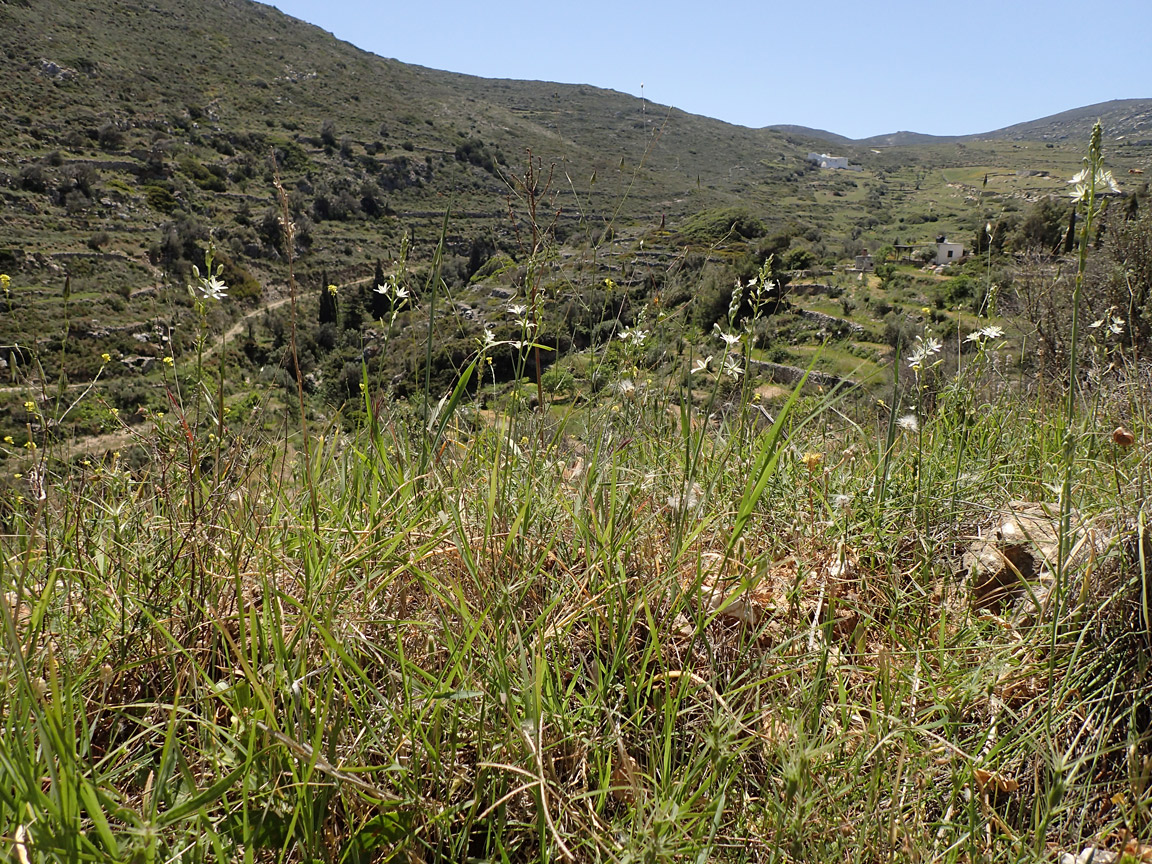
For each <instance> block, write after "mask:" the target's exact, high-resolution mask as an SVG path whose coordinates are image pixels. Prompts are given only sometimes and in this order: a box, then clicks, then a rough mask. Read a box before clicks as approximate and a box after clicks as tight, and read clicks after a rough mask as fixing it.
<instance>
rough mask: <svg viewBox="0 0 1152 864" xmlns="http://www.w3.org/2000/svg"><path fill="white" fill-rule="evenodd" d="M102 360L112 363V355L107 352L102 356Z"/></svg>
mask: <svg viewBox="0 0 1152 864" xmlns="http://www.w3.org/2000/svg"><path fill="white" fill-rule="evenodd" d="M100 359H101V360H103V361H104V362H105V363H111V362H112V355H111V354H109V353H108V352H107V351H105V352H104V353H103V354H101V355H100Z"/></svg>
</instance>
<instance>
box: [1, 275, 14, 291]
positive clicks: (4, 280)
mask: <svg viewBox="0 0 1152 864" xmlns="http://www.w3.org/2000/svg"><path fill="white" fill-rule="evenodd" d="M11 284H12V277H11V276H9V275H8V274H7V273H0V288H3V289H4V290H5V291H7V290H8V286H9V285H11Z"/></svg>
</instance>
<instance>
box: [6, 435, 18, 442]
mask: <svg viewBox="0 0 1152 864" xmlns="http://www.w3.org/2000/svg"><path fill="white" fill-rule="evenodd" d="M4 443H5V444H15V443H16V442H15V441H14V440H13V439H12V436H11V435H5V436H4Z"/></svg>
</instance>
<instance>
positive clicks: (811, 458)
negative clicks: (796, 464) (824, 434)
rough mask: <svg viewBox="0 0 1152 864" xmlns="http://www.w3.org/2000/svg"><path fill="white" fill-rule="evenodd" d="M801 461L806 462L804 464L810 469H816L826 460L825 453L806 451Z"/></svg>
mask: <svg viewBox="0 0 1152 864" xmlns="http://www.w3.org/2000/svg"><path fill="white" fill-rule="evenodd" d="M800 461H801V462H803V463H804V466H805V467H806V468H807V469H808V470H809V471H815V470H816V469H817V468H819V467H820V463H821V462H823V461H824V454H823V453H812V452H811V451H809V452H808V453H805V454H804V455H803V456H801V457H800Z"/></svg>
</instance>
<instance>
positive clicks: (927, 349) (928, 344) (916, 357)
mask: <svg viewBox="0 0 1152 864" xmlns="http://www.w3.org/2000/svg"><path fill="white" fill-rule="evenodd" d="M942 347H943V345H941V343H940V340H939V339H937V338H936V337H935V336H929V337H928V339H927V340H925V339H923V338H921V337H919V336H917V337H916V348H915V349H914V350H913V351H912V353H911V354H909V355H908V365H909V366H911V367H912V368H914V369H919V368H920V367H921V366H922V365H923V364H924V361H925V360H927V359H928V358H929V357H931V356H932V355H933V354H939V353H940V349H941V348H942Z"/></svg>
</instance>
